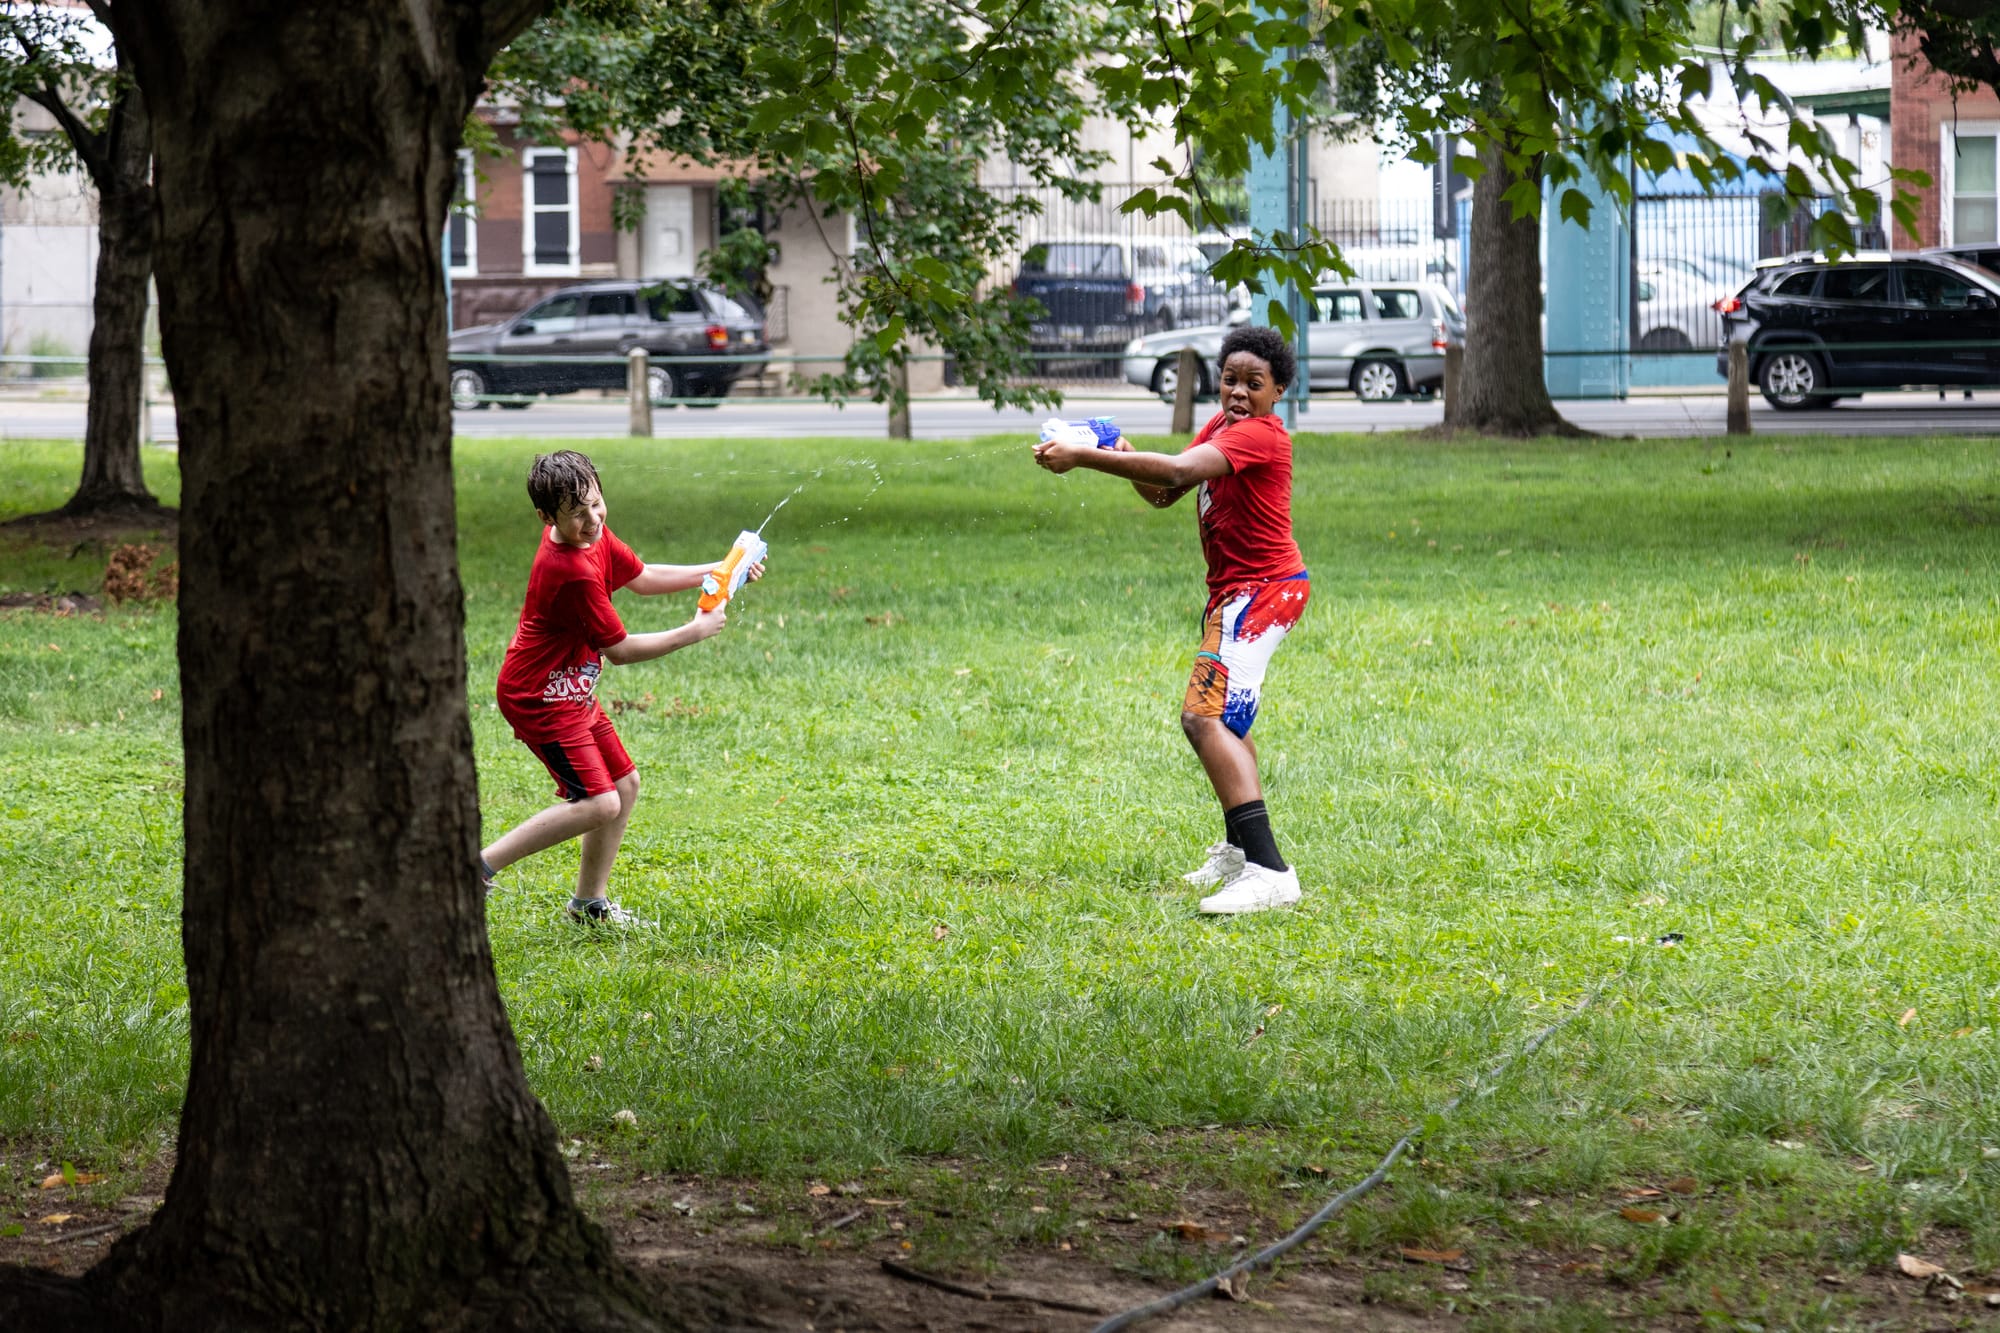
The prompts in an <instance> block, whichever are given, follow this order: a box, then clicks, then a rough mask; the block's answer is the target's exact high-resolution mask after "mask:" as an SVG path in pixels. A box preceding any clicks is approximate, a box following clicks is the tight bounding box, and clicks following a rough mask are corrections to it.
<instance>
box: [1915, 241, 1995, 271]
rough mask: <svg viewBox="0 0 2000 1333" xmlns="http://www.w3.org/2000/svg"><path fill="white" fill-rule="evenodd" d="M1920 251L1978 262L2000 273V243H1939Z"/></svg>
mask: <svg viewBox="0 0 2000 1333" xmlns="http://www.w3.org/2000/svg"><path fill="white" fill-rule="evenodd" d="M1918 253H1920V254H1925V255H1936V256H1938V257H1940V258H1943V259H1956V260H1957V261H1958V262H1959V263H1961V264H1977V265H1979V267H1981V268H1983V269H1985V270H1987V271H1988V272H1989V273H1996V274H2000V245H1993V244H1991V243H1990V242H1989V243H1988V244H1985V245H1939V246H1933V247H1932V248H1931V249H1928V250H1922V251H1919V252H1918Z"/></svg>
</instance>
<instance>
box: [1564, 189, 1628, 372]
mask: <svg viewBox="0 0 2000 1333" xmlns="http://www.w3.org/2000/svg"><path fill="white" fill-rule="evenodd" d="M1569 188H1570V187H1569V186H1567V185H1564V186H1557V187H1554V188H1551V189H1550V190H1549V192H1548V197H1547V199H1545V200H1544V201H1543V205H1542V217H1543V235H1544V236H1545V237H1546V249H1547V258H1546V259H1545V260H1544V262H1543V266H1542V272H1543V276H1544V278H1545V279H1546V282H1547V287H1548V292H1547V295H1546V297H1545V298H1544V300H1543V304H1542V308H1543V310H1544V311H1545V312H1546V316H1545V323H1544V326H1543V332H1542V346H1543V347H1544V348H1545V349H1546V350H1547V351H1548V352H1550V353H1556V354H1559V355H1549V356H1546V357H1544V366H1545V370H1544V374H1545V376H1546V378H1547V381H1548V386H1549V395H1550V396H1551V397H1554V398H1623V397H1625V396H1626V393H1627V392H1628V391H1629V390H1630V388H1631V381H1632V368H1631V358H1630V357H1629V356H1628V355H1627V349H1629V348H1630V347H1631V345H1632V332H1631V322H1632V233H1631V230H1630V228H1629V227H1627V225H1626V222H1625V216H1624V214H1623V213H1622V212H1620V211H1619V208H1618V203H1617V200H1615V199H1613V198H1612V197H1611V196H1610V195H1609V194H1608V193H1606V191H1605V190H1604V189H1603V188H1602V187H1601V186H1599V185H1598V184H1597V182H1596V181H1595V180H1585V181H1581V182H1578V183H1577V185H1576V188H1578V189H1581V190H1582V191H1583V192H1584V193H1585V194H1586V195H1588V196H1589V197H1590V201H1591V210H1590V226H1589V227H1587V228H1586V227H1579V226H1577V225H1576V224H1575V223H1574V222H1569V221H1566V220H1564V219H1563V218H1562V216H1561V213H1560V210H1559V208H1558V203H1559V198H1560V194H1561V192H1562V191H1564V190H1567V189H1569Z"/></svg>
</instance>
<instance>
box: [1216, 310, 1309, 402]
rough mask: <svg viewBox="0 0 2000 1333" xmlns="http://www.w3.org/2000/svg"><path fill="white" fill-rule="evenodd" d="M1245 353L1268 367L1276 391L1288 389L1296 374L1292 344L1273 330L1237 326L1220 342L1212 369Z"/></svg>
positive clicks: (1295, 358) (1296, 359)
mask: <svg viewBox="0 0 2000 1333" xmlns="http://www.w3.org/2000/svg"><path fill="white" fill-rule="evenodd" d="M1237 352H1248V353H1250V355H1252V356H1254V357H1256V358H1257V359H1258V360H1260V361H1262V362H1263V363H1264V364H1265V365H1267V366H1269V367H1270V368H1271V378H1272V379H1273V380H1275V381H1277V385H1278V387H1279V388H1280V389H1286V388H1290V387H1291V383H1292V376H1294V375H1296V374H1298V370H1299V358H1298V355H1297V353H1295V352H1293V351H1292V345H1291V343H1290V342H1288V341H1286V339H1285V337H1284V335H1283V334H1281V333H1279V332H1278V331H1277V330H1276V329H1271V328H1265V327H1264V326H1262V325H1260V324H1239V325H1238V326H1237V327H1235V328H1233V329H1231V330H1230V331H1229V332H1228V334H1227V335H1225V336H1224V338H1223V339H1222V350H1221V351H1220V352H1218V353H1217V354H1216V357H1215V368H1216V370H1217V371H1220V370H1221V369H1222V367H1223V366H1224V365H1226V364H1228V361H1229V358H1230V356H1231V355H1233V354H1234V353H1237Z"/></svg>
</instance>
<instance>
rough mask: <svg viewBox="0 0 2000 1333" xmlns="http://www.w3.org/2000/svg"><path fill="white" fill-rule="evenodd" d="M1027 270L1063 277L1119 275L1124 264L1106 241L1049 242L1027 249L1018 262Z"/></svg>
mask: <svg viewBox="0 0 2000 1333" xmlns="http://www.w3.org/2000/svg"><path fill="white" fill-rule="evenodd" d="M1021 267H1022V269H1023V270H1024V271H1026V272H1029V273H1049V274H1053V275H1055V276H1058V277H1064V278H1122V277H1124V276H1125V264H1124V261H1123V259H1122V258H1121V257H1120V256H1119V253H1118V247H1117V246H1115V245H1112V244H1111V243H1110V242H1108V241H1107V242H1105V243H1103V244H1087V243H1082V242H1076V241H1052V242H1050V243H1049V244H1047V245H1038V246H1035V247H1034V248H1033V249H1031V250H1029V251H1028V256H1027V259H1026V260H1025V261H1024V262H1023V263H1022V265H1021Z"/></svg>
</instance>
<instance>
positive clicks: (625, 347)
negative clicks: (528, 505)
mask: <svg viewBox="0 0 2000 1333" xmlns="http://www.w3.org/2000/svg"><path fill="white" fill-rule="evenodd" d="M635 347H643V348H645V349H646V350H647V351H648V352H649V353H651V354H652V355H653V356H655V357H669V358H671V357H677V356H723V355H736V356H747V357H750V358H752V359H751V360H746V361H711V362H701V363H696V364H692V365H686V364H675V363H672V362H668V363H666V364H662V363H661V362H659V361H655V362H654V363H653V364H652V365H651V366H650V367H649V368H648V369H647V372H646V378H647V383H648V386H649V387H650V389H651V391H652V396H653V400H654V401H655V402H658V401H660V400H661V399H665V398H707V399H720V398H721V397H723V396H724V395H725V394H727V393H728V392H729V386H730V385H731V384H733V383H735V381H736V380H737V379H738V378H740V377H741V376H742V374H743V372H744V371H746V370H748V369H750V368H751V366H753V365H755V364H757V362H758V361H761V360H762V359H763V358H764V357H766V356H768V355H769V353H770V350H771V349H770V345H769V344H768V343H766V342H765V341H764V321H763V320H762V319H761V318H759V317H758V316H756V315H753V314H752V313H751V312H750V311H749V310H747V309H745V308H744V307H743V305H741V304H740V303H739V302H737V301H735V300H733V299H732V298H730V297H729V296H728V295H726V294H725V293H723V292H721V291H720V290H718V289H716V288H714V287H710V286H708V285H706V284H705V283H700V282H693V281H689V280H686V279H680V278H668V279H662V280H659V281H653V282H645V281H638V280H629V279H628V280H625V281H618V282H592V283H586V284H583V285H581V286H576V287H565V288H563V289H562V290H561V291H559V292H556V293H555V294H554V295H552V296H550V297H548V298H546V299H544V300H542V301H538V302H536V303H535V304H534V305H532V306H530V307H529V308H528V309H526V310H524V311H522V312H521V313H520V314H518V315H516V316H514V317H513V318H512V319H509V320H503V321H502V322H500V323H498V324H482V325H480V326H478V327H477V328H470V329H460V330H458V331H457V332H456V333H454V334H452V335H451V403H452V406H453V407H460V408H465V407H484V406H485V405H486V404H485V401H484V399H485V397H486V395H488V394H538V393H574V392H576V391H577V390H578V389H622V388H624V387H625V369H626V368H625V365H624V363H623V362H622V361H619V360H617V359H616V358H620V357H623V356H626V355H627V354H628V353H630V352H631V350H632V349H633V348H635ZM475 356H480V357H484V356H495V357H501V358H505V359H503V360H498V361H472V360H463V359H461V358H466V357H475ZM515 357H524V358H529V359H527V360H522V361H516V360H513V359H512V358H515ZM583 358H595V360H589V361H587V360H584V359H583ZM501 406H502V407H525V406H527V404H526V403H524V402H520V401H515V402H505V403H502V404H501Z"/></svg>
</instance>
